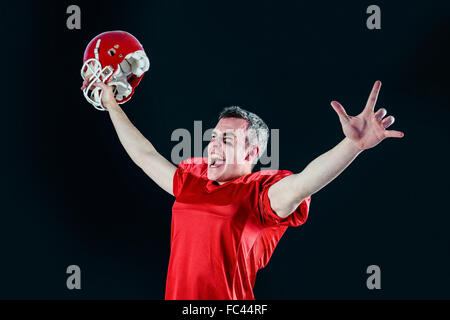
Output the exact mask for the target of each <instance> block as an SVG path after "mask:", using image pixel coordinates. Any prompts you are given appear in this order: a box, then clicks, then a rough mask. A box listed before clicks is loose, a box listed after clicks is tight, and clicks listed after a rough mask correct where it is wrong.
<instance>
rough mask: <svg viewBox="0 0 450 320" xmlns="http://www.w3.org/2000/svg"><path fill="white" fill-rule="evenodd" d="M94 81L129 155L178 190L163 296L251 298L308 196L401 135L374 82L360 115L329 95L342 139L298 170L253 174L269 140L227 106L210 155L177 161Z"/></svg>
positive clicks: (257, 122)
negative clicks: (161, 150) (363, 154)
mask: <svg viewBox="0 0 450 320" xmlns="http://www.w3.org/2000/svg"><path fill="white" fill-rule="evenodd" d="M95 85H96V86H97V87H99V88H101V90H102V91H103V97H102V104H103V106H104V107H105V108H106V109H107V110H108V111H109V115H110V117H111V120H112V122H113V124H114V127H115V129H116V132H117V134H118V136H119V139H120V141H121V143H122V145H123V146H124V148H125V150H126V151H127V152H128V154H129V155H130V157H131V159H132V160H133V161H134V162H135V163H136V164H137V165H138V166H139V167H140V168H142V170H143V171H144V172H145V173H146V174H147V175H148V176H149V177H150V178H151V179H153V180H154V181H155V182H156V183H157V184H158V185H159V186H160V187H161V188H162V189H164V190H165V191H167V192H168V193H170V194H171V195H174V196H175V198H176V199H175V203H174V205H173V215H172V229H171V231H172V234H171V254H170V261H169V269H168V274H167V283H166V293H165V298H166V299H185V300H190V299H254V295H253V287H254V283H255V279H256V273H257V271H258V270H259V269H261V268H263V267H265V265H266V264H267V263H268V261H269V259H270V257H271V255H272V253H273V250H274V249H275V247H276V245H277V243H278V241H279V240H280V238H281V237H282V235H283V233H284V232H285V230H286V229H287V227H288V226H299V225H301V224H303V223H304V222H305V221H306V218H307V215H308V211H309V206H310V202H311V195H313V194H314V193H316V192H317V191H319V190H320V189H322V188H323V187H324V186H325V185H327V184H328V183H330V182H331V181H332V180H333V179H334V178H336V177H337V176H338V175H339V174H340V173H341V172H342V171H343V170H344V169H345V168H346V167H347V166H348V165H349V164H350V163H351V162H352V161H353V160H354V159H355V158H356V157H357V156H358V155H359V154H360V153H361V152H362V151H363V150H366V149H369V148H372V147H374V146H376V145H377V144H378V143H380V142H381V141H382V140H384V139H385V138H387V137H396V138H401V137H403V136H404V134H403V133H402V132H400V131H394V130H386V129H387V128H388V127H389V126H390V125H392V123H393V122H394V118H393V117H392V116H389V117H385V116H386V113H387V112H386V110H385V109H383V108H382V109H379V110H378V111H377V112H374V108H375V104H376V100H377V97H378V92H379V90H380V86H381V82H380V81H376V82H375V84H374V87H373V89H372V92H371V94H370V96H369V99H368V101H367V104H366V106H365V108H364V110H363V111H362V112H361V113H360V114H359V115H358V116H356V117H352V116H349V115H347V113H346V112H345V110H344V108H343V107H342V105H341V104H339V102H336V101H332V102H331V105H332V107H333V108H334V110H335V111H336V113H337V114H338V116H339V120H340V122H341V125H342V129H343V132H344V134H345V138H344V139H343V140H342V141H341V142H340V143H339V144H337V145H336V146H335V147H334V148H332V149H331V150H329V151H328V152H326V153H324V154H322V155H321V156H319V157H318V158H316V159H315V160H313V161H312V162H311V163H309V164H308V166H306V168H305V169H304V170H303V171H301V172H299V173H296V174H293V173H292V172H290V171H286V170H263V171H259V172H253V173H252V168H253V166H254V164H255V163H256V161H257V160H258V158H259V157H260V156H261V154H262V153H263V152H264V150H265V148H266V146H267V140H268V128H267V126H266V125H265V123H264V122H263V121H262V120H261V119H260V118H259V117H258V116H256V115H255V114H253V113H251V112H248V111H246V110H243V109H241V108H239V107H231V108H226V109H225V110H224V111H223V112H222V114H221V115H220V117H219V122H218V123H217V125H216V127H215V129H214V131H213V133H212V136H211V141H210V143H209V145H208V158H207V159H203V158H193V159H187V160H185V161H183V162H182V163H180V165H179V166H178V168H177V167H175V166H174V165H173V164H172V163H170V162H169V161H168V160H166V159H165V158H164V157H163V156H161V155H160V154H159V153H158V152H157V151H156V149H155V148H154V147H153V145H152V144H151V143H150V142H149V141H148V140H147V139H146V138H145V137H144V136H143V135H142V134H141V133H140V132H139V131H138V130H137V129H136V128H135V127H134V126H133V124H132V123H131V122H130V121H129V119H128V118H127V116H126V115H125V113H124V112H123V111H122V109H121V108H120V107H119V105H118V104H117V102H116V101H115V99H114V96H113V91H112V87H109V86H107V85H105V84H103V83H96V84H95ZM84 86H85V85H84ZM84 86H83V87H84ZM83 87H82V89H83Z"/></svg>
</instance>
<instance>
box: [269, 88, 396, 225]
mask: <svg viewBox="0 0 450 320" xmlns="http://www.w3.org/2000/svg"><path fill="white" fill-rule="evenodd" d="M380 86H381V82H380V81H376V82H375V84H374V86H373V88H372V92H371V93H370V96H369V99H368V100H367V104H366V106H365V108H364V110H363V111H362V112H361V113H360V114H359V115H358V116H356V117H352V116H349V115H347V113H346V112H345V110H344V107H342V105H341V104H340V103H339V102H337V101H332V102H331V106H332V107H333V109H334V110H335V111H336V113H337V114H338V116H339V120H340V122H341V125H342V129H343V131H344V134H345V138H344V139H343V140H342V141H341V142H340V143H339V144H338V145H336V146H335V147H334V148H333V149H331V150H329V151H327V152H326V153H324V154H322V155H321V156H319V157H318V158H316V159H315V160H313V161H312V162H311V163H309V164H308V165H307V166H306V168H305V169H304V170H303V171H302V172H300V173H297V174H293V175H290V176H288V177H286V178H284V179H282V180H280V181H278V182H277V183H275V184H274V185H273V186H272V187H270V189H269V192H268V196H269V200H270V205H271V207H272V209H273V210H274V211H275V212H276V213H277V215H279V216H280V217H282V218H284V217H287V216H288V215H290V214H291V213H292V212H293V211H294V210H295V209H296V208H297V207H298V205H299V204H300V203H301V202H302V201H303V200H304V199H305V198H307V197H309V196H311V195H312V194H314V193H316V192H317V191H319V190H320V189H322V188H323V187H324V186H326V185H327V184H328V183H330V182H331V181H333V180H334V179H335V178H336V177H337V176H338V175H339V174H340V173H341V172H342V171H344V169H345V168H347V166H348V165H349V164H350V163H351V162H352V161H353V160H354V159H355V158H356V157H357V156H358V155H359V154H360V153H361V152H362V151H363V150H366V149H369V148H372V147H374V146H376V145H377V144H378V143H380V142H381V141H383V140H384V139H385V138H389V137H394V138H402V137H403V136H404V134H403V132H400V131H395V130H386V129H387V128H388V127H389V126H390V125H392V124H393V123H394V117H393V116H389V117H386V118H384V119H383V117H384V116H385V115H386V113H387V111H386V109H383V108H381V109H379V110H378V111H377V112H376V113H374V108H375V104H376V101H377V97H378V92H379V91H380Z"/></svg>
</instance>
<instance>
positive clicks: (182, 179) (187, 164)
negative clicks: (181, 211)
mask: <svg viewBox="0 0 450 320" xmlns="http://www.w3.org/2000/svg"><path fill="white" fill-rule="evenodd" d="M205 161H206V160H204V159H202V158H189V159H186V160H183V161H182V162H181V163H180V164H179V165H178V167H177V170H176V171H175V174H174V175H173V195H174V196H175V198H177V197H178V196H179V195H180V193H181V190H182V189H183V186H184V185H185V183H186V180H189V177H191V180H192V178H193V177H194V176H198V175H200V174H201V171H202V170H204V169H203V168H202V167H201V166H200V167H199V166H198V164H204V163H205ZM196 165H197V166H196ZM197 171H198V172H197Z"/></svg>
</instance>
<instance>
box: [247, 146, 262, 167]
mask: <svg viewBox="0 0 450 320" xmlns="http://www.w3.org/2000/svg"><path fill="white" fill-rule="evenodd" d="M258 153H259V147H258V146H250V147H249V148H248V152H247V155H246V156H245V160H246V161H249V162H251V163H253V162H255V159H256V158H257V157H258Z"/></svg>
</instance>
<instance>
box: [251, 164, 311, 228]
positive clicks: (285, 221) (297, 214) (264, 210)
mask: <svg viewBox="0 0 450 320" xmlns="http://www.w3.org/2000/svg"><path fill="white" fill-rule="evenodd" d="M291 174H292V172H290V171H287V170H282V171H278V172H277V173H276V174H274V175H270V176H269V177H268V178H267V179H265V180H264V181H263V182H262V183H261V186H260V191H259V194H258V210H259V215H260V222H261V224H262V225H263V226H265V227H271V226H277V225H279V226H287V227H298V226H300V225H302V224H303V223H305V221H306V219H307V218H308V212H309V206H310V203H311V197H308V198H306V199H304V200H303V201H302V202H301V203H300V204H299V205H298V207H297V208H296V209H295V211H294V212H292V213H291V214H290V215H289V216H287V217H286V218H281V217H279V216H278V215H277V214H276V213H275V211H273V210H272V207H271V205H270V200H269V196H268V191H269V188H270V187H271V186H272V185H274V184H275V183H277V182H278V181H280V180H281V179H283V178H285V177H287V176H289V175H291Z"/></svg>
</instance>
